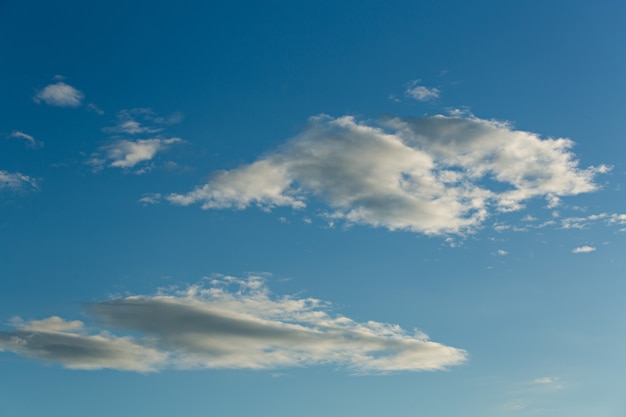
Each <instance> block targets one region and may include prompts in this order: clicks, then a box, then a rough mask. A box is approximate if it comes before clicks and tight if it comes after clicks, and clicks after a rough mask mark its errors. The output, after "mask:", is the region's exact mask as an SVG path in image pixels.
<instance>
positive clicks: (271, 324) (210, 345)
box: [0, 277, 467, 373]
mask: <svg viewBox="0 0 626 417" xmlns="http://www.w3.org/2000/svg"><path fill="white" fill-rule="evenodd" d="M232 286H235V287H237V288H236V290H230V289H231V288H232ZM327 310H328V304H327V303H324V302H322V301H320V300H317V299H313V298H296V297H280V298H272V297H270V294H269V291H268V290H267V287H266V286H265V285H264V282H263V280H262V279H261V278H259V277H250V278H248V279H245V280H240V279H236V278H232V277H222V278H219V279H213V281H212V283H211V285H210V286H208V287H202V286H192V287H189V288H187V289H186V290H181V291H172V292H168V293H160V294H157V295H154V296H132V297H125V298H117V299H112V300H109V301H105V302H101V303H97V304H94V305H92V306H91V311H92V312H93V313H94V314H95V315H96V316H97V317H98V318H99V319H100V320H101V321H102V322H103V323H105V324H106V325H108V326H110V327H112V328H115V329H118V331H130V332H132V333H133V334H140V335H141V336H140V337H137V338H135V339H132V338H130V337H119V336H114V335H112V334H110V333H107V332H100V333H98V334H91V335H90V334H87V333H86V332H85V329H84V326H83V323H81V322H78V321H72V322H69V321H65V320H63V319H61V318H58V317H51V318H48V319H45V320H40V321H31V322H26V323H24V322H21V321H16V322H15V323H14V327H15V329H14V330H9V331H0V350H2V349H4V350H10V351H13V352H16V353H18V354H20V355H24V356H28V357H33V358H36V359H41V360H45V361H53V362H57V363H60V364H62V365H63V366H66V367H68V368H80V369H100V368H113V369H122V370H131V371H150V370H157V369H163V368H178V369H193V368H231V369H242V368H243V369H272V368H284V367H293V366H308V365H316V364H335V365H338V366H340V367H345V368H347V369H349V370H351V371H354V372H364V373H385V372H393V371H423V370H438V369H444V368H446V367H448V366H452V365H457V364H460V363H462V362H464V361H465V360H466V357H467V354H466V352H465V351H463V350H461V349H456V348H453V347H448V346H445V345H442V344H440V343H436V342H432V341H430V340H428V337H427V336H426V335H425V334H423V333H420V332H418V331H415V332H414V333H413V334H409V333H407V332H405V331H404V330H402V329H401V328H400V327H399V326H397V325H391V324H385V323H379V322H375V321H368V322H365V323H359V322H356V321H354V320H352V319H349V318H348V317H345V316H333V315H331V314H329V313H328V311H327Z"/></svg>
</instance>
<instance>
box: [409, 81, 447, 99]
mask: <svg viewBox="0 0 626 417" xmlns="http://www.w3.org/2000/svg"><path fill="white" fill-rule="evenodd" d="M419 83H420V80H415V81H411V82H410V83H409V86H408V87H407V89H406V90H405V91H404V94H406V95H407V96H409V97H411V98H412V99H414V100H417V101H429V100H433V99H436V98H438V97H439V94H440V91H439V89H437V88H434V87H430V88H429V87H425V86H423V85H420V84H419Z"/></svg>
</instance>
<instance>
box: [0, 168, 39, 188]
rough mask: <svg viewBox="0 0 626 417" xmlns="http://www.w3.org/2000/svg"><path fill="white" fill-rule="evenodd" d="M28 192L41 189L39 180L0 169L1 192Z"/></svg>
mask: <svg viewBox="0 0 626 417" xmlns="http://www.w3.org/2000/svg"><path fill="white" fill-rule="evenodd" d="M2 189H8V190H12V191H27V190H37V189H39V185H38V181H37V179H35V178H33V177H29V176H28V175H24V174H21V173H19V172H8V171H4V170H1V169H0V190H2Z"/></svg>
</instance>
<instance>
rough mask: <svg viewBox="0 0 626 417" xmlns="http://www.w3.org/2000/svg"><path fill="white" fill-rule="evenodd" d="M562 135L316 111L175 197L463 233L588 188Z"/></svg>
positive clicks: (475, 121)
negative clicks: (298, 128) (316, 204)
mask: <svg viewBox="0 0 626 417" xmlns="http://www.w3.org/2000/svg"><path fill="white" fill-rule="evenodd" d="M572 145H573V142H572V141H571V140H569V139H562V138H559V139H550V138H549V139H542V138H540V137H539V136H538V135H537V134H534V133H531V132H525V131H519V130H514V129H512V128H511V127H510V126H509V125H508V124H506V123H501V122H497V121H493V120H484V119H480V118H477V117H474V116H466V117H463V116H458V115H457V116H442V115H436V116H427V117H421V118H389V119H387V120H385V121H383V122H381V123H380V124H379V125H371V124H368V123H365V122H359V121H357V120H355V119H354V118H353V117H351V116H344V117H339V118H332V117H330V116H326V115H321V116H316V117H313V118H311V119H310V121H309V124H308V126H307V127H306V128H305V129H304V130H303V132H301V133H300V134H299V135H297V136H296V137H295V138H293V139H292V140H290V141H289V142H287V143H286V144H285V145H283V146H282V147H281V148H279V149H278V150H275V151H274V152H272V153H269V154H267V155H265V156H263V157H261V158H260V159H258V160H257V161H255V162H253V163H251V164H248V165H244V166H241V167H239V168H236V169H232V170H229V171H221V172H216V173H214V174H213V175H212V177H211V178H210V180H209V181H208V182H207V183H206V184H204V185H202V186H199V187H197V188H196V189H195V190H192V191H190V192H188V193H183V194H179V193H174V194H170V195H169V196H168V197H167V199H168V200H169V201H170V202H171V203H174V204H178V205H190V204H193V203H201V204H202V207H203V208H204V209H214V208H236V209H243V208H246V207H248V206H251V205H256V206H260V207H261V208H264V209H271V208H272V207H274V206H288V207H292V208H295V209H298V208H303V207H305V206H306V204H307V201H308V200H309V199H311V198H315V199H317V200H318V201H319V200H321V201H322V202H324V203H326V204H327V205H328V206H329V212H327V213H326V215H327V216H328V217H330V218H332V219H342V220H344V221H347V222H349V223H358V224H366V225H371V226H375V227H385V228H388V229H390V230H398V229H401V230H410V231H414V232H420V233H425V234H430V235H434V234H444V233H463V232H466V231H471V230H473V229H475V228H476V227H478V226H479V225H480V224H481V223H482V222H483V221H484V220H485V219H486V218H487V217H488V216H489V215H490V214H492V213H494V212H506V211H513V210H519V209H521V208H523V207H524V203H525V202H526V201H527V200H529V199H532V198H536V197H543V198H546V199H547V200H548V202H549V203H550V204H551V205H556V204H558V197H561V196H568V195H576V194H579V193H584V192H590V191H594V190H596V189H597V185H596V184H595V183H594V182H593V179H594V176H595V175H596V174H598V173H599V172H604V170H603V168H602V167H600V168H596V167H589V168H586V169H581V168H579V167H578V161H577V160H576V157H575V155H574V154H573V153H572V152H571V151H570V148H571V147H572Z"/></svg>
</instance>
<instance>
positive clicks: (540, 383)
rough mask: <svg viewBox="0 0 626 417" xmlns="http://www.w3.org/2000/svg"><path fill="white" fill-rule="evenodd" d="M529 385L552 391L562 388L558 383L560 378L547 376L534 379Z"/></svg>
mask: <svg viewBox="0 0 626 417" xmlns="http://www.w3.org/2000/svg"><path fill="white" fill-rule="evenodd" d="M530 385H534V386H537V387H544V388H548V389H553V390H557V389H562V388H563V385H562V384H561V382H560V378H558V377H549V376H544V377H541V378H537V379H534V380H532V381H531V382H530Z"/></svg>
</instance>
